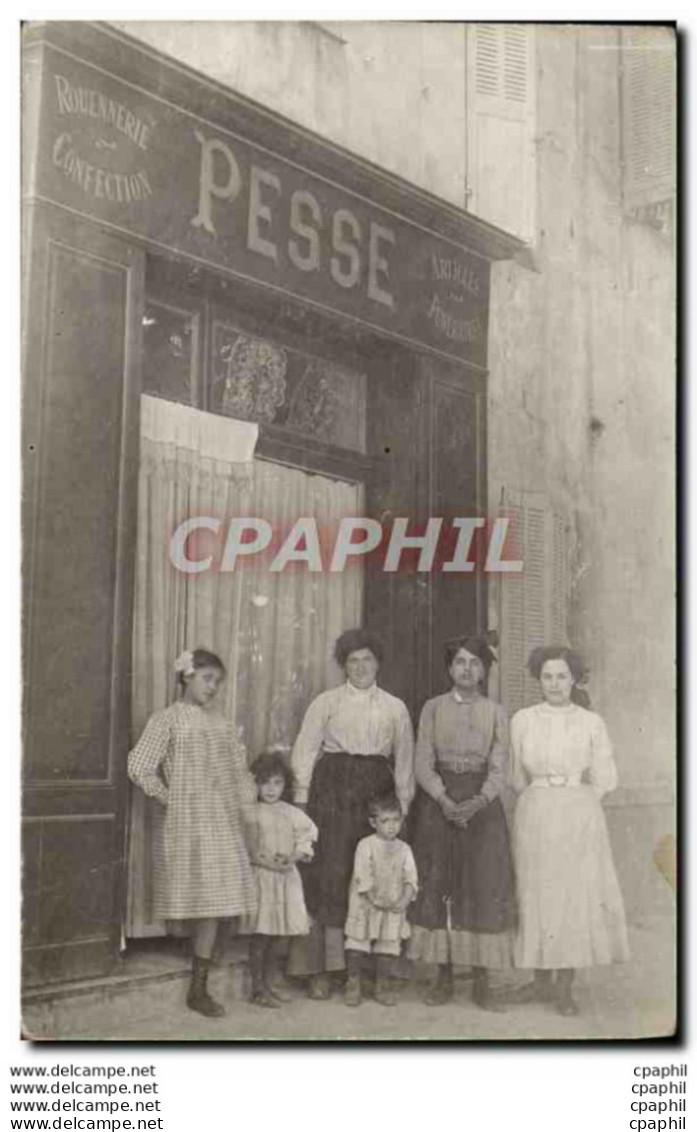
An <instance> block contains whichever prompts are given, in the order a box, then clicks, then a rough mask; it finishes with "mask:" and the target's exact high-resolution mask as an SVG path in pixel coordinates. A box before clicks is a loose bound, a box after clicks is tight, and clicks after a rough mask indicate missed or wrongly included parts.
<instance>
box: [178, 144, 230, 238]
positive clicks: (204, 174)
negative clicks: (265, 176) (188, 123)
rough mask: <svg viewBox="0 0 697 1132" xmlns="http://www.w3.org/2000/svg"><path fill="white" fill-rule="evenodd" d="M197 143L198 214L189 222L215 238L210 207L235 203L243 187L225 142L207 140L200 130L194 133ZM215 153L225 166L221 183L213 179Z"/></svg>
mask: <svg viewBox="0 0 697 1132" xmlns="http://www.w3.org/2000/svg"><path fill="white" fill-rule="evenodd" d="M194 134H195V135H196V140H197V141H198V142H199V143H200V146H201V169H200V173H199V195H198V212H197V213H196V215H195V216H194V218H193V220H192V221H191V223H192V225H193V226H194V228H205V230H206V232H210V234H211V235H212V236H214V235H215V226H214V224H213V216H212V205H213V198H215V199H216V200H226V201H234V200H235V198H236V197H237V196H238V194H239V191H240V189H241V187H242V177H241V174H240V167H239V165H238V164H237V160H236V158H235V155H234V153H233V152H232V150H231V149H230V147H229V146H228V145H226V144H225V142H222V141H219V140H218V139H217V138H210V139H206V138H205V137H204V136H203V134H202V133H201V132H200V131H199V130H194ZM216 154H217V155H219V156H220V157H222V158H223V160H224V161H225V162H226V164H227V176H226V178H225V179H224V180H223V181H222V182H217V181H216V179H215V158H216Z"/></svg>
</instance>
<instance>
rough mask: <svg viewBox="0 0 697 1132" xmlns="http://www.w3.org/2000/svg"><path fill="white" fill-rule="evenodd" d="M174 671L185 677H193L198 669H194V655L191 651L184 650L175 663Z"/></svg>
mask: <svg viewBox="0 0 697 1132" xmlns="http://www.w3.org/2000/svg"><path fill="white" fill-rule="evenodd" d="M174 671H175V672H179V673H181V674H182V675H184V676H193V674H194V672H195V671H196V669H195V668H194V654H193V653H192V651H191V649H184V652H183V653H180V654H179V656H178V657H177V659H176V660H175V662H174Z"/></svg>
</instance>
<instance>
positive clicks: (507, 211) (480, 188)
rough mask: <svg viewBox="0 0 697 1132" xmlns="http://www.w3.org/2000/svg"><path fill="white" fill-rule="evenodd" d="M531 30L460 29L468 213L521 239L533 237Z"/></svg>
mask: <svg viewBox="0 0 697 1132" xmlns="http://www.w3.org/2000/svg"><path fill="white" fill-rule="evenodd" d="M534 131H535V68H534V29H533V28H531V27H521V26H518V25H515V24H469V25H468V26H467V181H468V189H469V198H468V202H467V207H468V209H469V210H470V212H473V213H475V214H476V215H477V216H481V217H482V219H483V220H488V221H490V222H491V223H492V224H496V225H498V227H500V228H505V229H506V230H507V231H509V232H512V233H513V234H514V235H516V236H520V237H521V238H522V239H524V240H528V241H532V240H533V238H534V235H535V196H536V169H535V164H536V161H535V144H534Z"/></svg>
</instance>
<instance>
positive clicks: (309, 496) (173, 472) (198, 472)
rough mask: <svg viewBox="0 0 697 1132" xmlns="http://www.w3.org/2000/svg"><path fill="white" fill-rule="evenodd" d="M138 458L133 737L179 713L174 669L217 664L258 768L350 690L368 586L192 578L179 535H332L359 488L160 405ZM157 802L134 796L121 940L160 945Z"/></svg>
mask: <svg viewBox="0 0 697 1132" xmlns="http://www.w3.org/2000/svg"><path fill="white" fill-rule="evenodd" d="M141 404H142V411H141V459H140V473H139V485H138V535H137V553H136V578H135V611H134V626H133V734H132V739H133V741H134V742H135V740H136V739H137V738H138V737H139V735H140V734H141V732H142V730H143V728H144V726H145V724H146V722H147V720H148V718H149V717H150V715H152V713H153V712H154V711H156V710H157V709H159V708H163V707H166V706H167V705H168V704H171V703H173V702H175V700H176V683H175V678H174V673H173V672H172V662H173V660H174V658H175V657H176V656H177V655H178V654H179V653H180V652H181V651H182V650H183V649H184V648H194V647H196V646H202V647H206V648H209V649H212V650H213V651H214V652H216V653H218V655H219V656H220V657H221V659H222V660H223V661H224V663H225V665H226V667H227V671H228V677H227V680H226V681H225V682H224V684H223V686H222V688H221V690H220V692H219V700H220V707H221V709H222V710H223V711H224V713H225V715H226V716H227V717H228V718H229V719H230V720H232V721H233V723H234V724H235V726H236V728H237V731H238V735H239V737H240V738H241V740H242V741H243V742H244V743H245V745H246V747H247V751H248V755H249V757H250V758H251V757H253V756H254V755H255V754H258V753H260V752H261V751H263V750H265V749H269V748H273V749H278V750H285V751H289V750H290V747H291V746H292V743H293V740H294V738H295V735H296V732H297V730H298V729H299V726H300V723H301V722H302V716H303V712H304V710H305V708H306V706H307V704H308V703H309V701H310V700H311V699H312V698H313V697H314V696H316V695H317V694H318V693H319V692H321V691H323V690H324V689H325V688H327V687H330V686H331V685H333V684H338V683H340V681H341V673H340V672H339V670H338V669H337V668H336V665H335V664H334V661H333V659H332V648H333V644H334V640H335V639H336V637H337V636H338V635H339V634H340V633H341V632H342V631H343V630H344V629H346V628H350V627H352V626H355V625H359V624H360V620H361V610H362V573H361V571H360V570H359V569H355V568H352V569H350V570H346V571H344V572H343V573H336V574H330V573H327V572H323V573H309V572H308V571H307V570H306V569H305V568H304V567H302V566H300V567H297V566H295V567H292V568H289V569H286V570H285V571H282V572H280V573H270V572H269V561H270V559H269V556H266V557H264V558H262V557H261V556H260V557H259V558H258V559H257V558H252V557H250V558H249V559H248V560H246V561H245V562H244V564H243V566H242V567H241V568H240V569H236V570H234V571H232V572H228V573H220V572H219V571H218V570H216V569H212V570H209V571H206V572H203V573H200V574H195V575H190V574H185V573H183V572H181V571H179V570H177V569H176V568H175V567H174V566H173V565H172V563H171V562H170V559H169V540H170V537H171V535H172V533H173V532H174V530H175V529H176V527H177V525H178V524H179V523H181V522H182V521H183V520H185V519H187V518H189V517H191V516H196V515H210V516H213V517H215V518H219V519H220V520H221V524H222V526H221V529H222V530H223V531H224V530H226V529H227V525H228V523H229V520H230V519H231V518H233V517H237V516H255V517H258V518H263V519H266V521H267V522H269V523H271V525H272V528H273V530H274V532H284V533H287V532H288V530H290V527H291V526H292V525H293V523H294V522H295V520H296V519H297V518H299V517H301V516H308V517H314V518H315V519H316V522H317V526H318V529H319V530H320V531H322V530H326V531H331V530H334V531H335V530H336V527H337V526H338V523H339V521H340V520H341V518H343V517H344V516H345V515H357V514H360V513H361V509H362V488H361V487H360V486H359V485H356V484H347V483H343V482H339V481H336V480H331V479H329V478H327V477H325V476H317V475H309V474H307V473H305V472H301V471H297V470H296V469H291V468H286V467H283V466H281V465H277V464H272V463H269V462H264V461H260V460H254V459H253V454H254V446H255V443H256V439H257V433H258V426H257V425H256V424H251V423H248V422H245V421H236V420H232V419H230V418H227V417H220V416H216V415H214V414H212V413H204V412H201V411H200V410H197V409H191V408H189V407H188V406H186V405H180V404H176V403H173V402H168V401H164V400H161V399H159V398H155V397H148V396H143V397H142V398H141ZM161 820H162V810H161V807H159V806H158V804H157V803H156V802H152V801H151V800H149V799H146V798H145V796H144V795H143V794H142V792H141V791H139V790H137V789H133V790H132V791H131V806H130V820H129V848H128V899H127V915H126V931H125V934H126V935H127V936H131V937H134V936H135V937H140V936H148V935H151V936H152V935H163V934H164V932H165V925H164V923H162V922H161V921H157V920H155V919H154V917H153V913H152V909H153V897H154V893H153V888H152V877H153V859H152V855H153V832H154V829H155V823H157V822H158V821H161Z"/></svg>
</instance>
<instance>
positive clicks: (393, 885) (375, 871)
mask: <svg viewBox="0 0 697 1132" xmlns="http://www.w3.org/2000/svg"><path fill="white" fill-rule="evenodd" d="M407 884H410V885H411V886H412V887H413V889H414V892H415V893H416V889H417V886H418V878H417V874H416V864H415V863H414V856H413V854H412V851H411V849H410V848H409V846H408V845H407V843H406V841H401V840H400V839H399V838H396V839H395V840H394V841H387V840H384V839H383V838H381V837H378V836H377V834H375V833H374V834H371V835H370V837H364V838H363V840H362V841H359V842H358V846H357V847H356V856H355V859H354V866H353V877H352V878H351V887H350V889H349V906H348V915H347V917H346V949H347V950H351V951H366V952H369V951H373V952H375V953H376V954H380V955H399V953H400V949H401V943H402V940H403V939H408V938H409V936H410V935H411V928H410V927H409V922H408V920H407V914H406V912H393V911H390V910H389V909H388V907H387V905H391V904H395V903H396V902H397V901H398V900H400V899H401V897H402V895H403V893H404V886H405V885H407ZM368 893H372V896H373V901H374V902H373V901H371V900H369V899H368ZM375 904H380V905H385V907H379V908H378V907H376V906H375Z"/></svg>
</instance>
